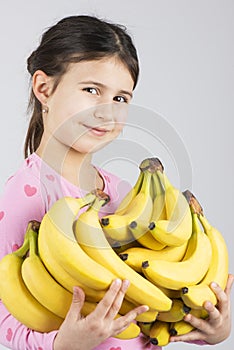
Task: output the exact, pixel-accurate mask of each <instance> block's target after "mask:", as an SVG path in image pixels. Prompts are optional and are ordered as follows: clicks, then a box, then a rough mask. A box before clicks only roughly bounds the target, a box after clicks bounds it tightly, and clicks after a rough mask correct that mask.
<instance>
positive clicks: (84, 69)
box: [65, 57, 133, 88]
mask: <svg viewBox="0 0 234 350" xmlns="http://www.w3.org/2000/svg"><path fill="white" fill-rule="evenodd" d="M65 74H66V75H67V78H69V77H70V78H72V79H78V80H79V81H82V80H84V79H91V78H94V77H95V78H96V79H99V80H107V81H114V80H115V81H116V82H117V81H119V82H120V81H122V82H123V83H124V84H126V85H128V88H130V86H132V85H133V79H132V76H131V74H130V72H129V70H128V68H127V67H126V65H125V64H124V63H123V62H122V61H121V60H120V59H118V58H116V57H108V58H102V59H98V60H90V61H80V62H73V63H70V64H69V67H68V70H67V72H66V73H65Z"/></svg>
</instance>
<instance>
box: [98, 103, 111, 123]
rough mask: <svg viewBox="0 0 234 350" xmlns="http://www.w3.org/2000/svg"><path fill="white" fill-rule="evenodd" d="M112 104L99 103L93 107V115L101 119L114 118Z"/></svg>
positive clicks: (108, 119)
mask: <svg viewBox="0 0 234 350" xmlns="http://www.w3.org/2000/svg"><path fill="white" fill-rule="evenodd" d="M113 113H114V106H113V103H106V104H101V105H100V104H99V105H97V106H96V107H95V110H94V117H95V118H97V119H100V120H102V121H105V122H106V121H112V120H114V115H113Z"/></svg>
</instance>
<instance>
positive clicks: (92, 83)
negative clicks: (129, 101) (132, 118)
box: [80, 80, 133, 98]
mask: <svg viewBox="0 0 234 350" xmlns="http://www.w3.org/2000/svg"><path fill="white" fill-rule="evenodd" d="M80 84H85V85H86V84H88V85H89V84H90V85H96V86H99V87H101V88H107V86H106V85H105V84H102V83H99V82H98V81H93V80H86V81H81V82H80ZM119 93H121V94H125V95H129V97H130V98H132V96H133V95H132V93H131V92H130V91H127V90H120V91H119Z"/></svg>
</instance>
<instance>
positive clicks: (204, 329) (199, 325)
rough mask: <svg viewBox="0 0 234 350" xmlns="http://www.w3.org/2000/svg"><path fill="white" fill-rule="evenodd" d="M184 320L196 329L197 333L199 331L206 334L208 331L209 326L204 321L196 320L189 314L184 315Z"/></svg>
mask: <svg viewBox="0 0 234 350" xmlns="http://www.w3.org/2000/svg"><path fill="white" fill-rule="evenodd" d="M184 320H185V321H186V322H188V323H190V324H191V325H192V326H193V327H194V328H196V329H197V330H198V331H201V332H202V333H203V332H204V333H208V332H209V331H210V328H211V326H210V325H209V323H208V322H207V321H206V320H203V319H201V318H197V317H195V316H193V315H191V314H188V315H186V316H185V317H184Z"/></svg>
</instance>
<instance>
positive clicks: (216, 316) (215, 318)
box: [204, 301, 221, 325]
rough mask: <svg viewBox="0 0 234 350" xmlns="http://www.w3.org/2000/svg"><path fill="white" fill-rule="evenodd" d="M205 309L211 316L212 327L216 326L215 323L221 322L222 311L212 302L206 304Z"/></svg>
mask: <svg viewBox="0 0 234 350" xmlns="http://www.w3.org/2000/svg"><path fill="white" fill-rule="evenodd" d="M204 308H205V309H206V311H207V312H208V314H209V323H210V324H211V325H214V324H215V323H219V322H220V319H221V314H220V311H219V310H218V309H217V308H216V307H215V306H214V305H213V304H212V303H211V302H210V301H206V302H205V304H204Z"/></svg>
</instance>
